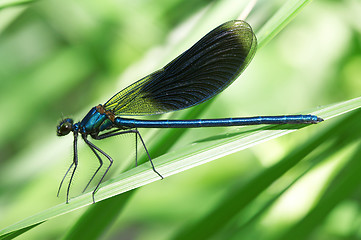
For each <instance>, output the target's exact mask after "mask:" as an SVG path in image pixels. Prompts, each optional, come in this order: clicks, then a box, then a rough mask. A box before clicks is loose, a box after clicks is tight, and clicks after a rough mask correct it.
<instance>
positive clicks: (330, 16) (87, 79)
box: [0, 0, 361, 239]
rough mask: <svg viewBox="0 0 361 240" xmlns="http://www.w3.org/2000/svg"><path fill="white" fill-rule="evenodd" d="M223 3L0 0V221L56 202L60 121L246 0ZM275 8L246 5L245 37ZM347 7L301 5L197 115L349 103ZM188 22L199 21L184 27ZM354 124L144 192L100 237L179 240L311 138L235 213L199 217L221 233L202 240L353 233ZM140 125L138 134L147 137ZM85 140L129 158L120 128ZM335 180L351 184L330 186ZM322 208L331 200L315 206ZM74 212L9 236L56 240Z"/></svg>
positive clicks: (88, 160)
mask: <svg viewBox="0 0 361 240" xmlns="http://www.w3.org/2000/svg"><path fill="white" fill-rule="evenodd" d="M236 2H237V1H230V0H228V1H212V0H202V1H201V0H198V1H180V0H174V1H164V0H148V1H140V0H135V1H125V0H120V1H110V0H105V1H94V0H91V1H84V0H82V1H69V0H64V1H54V0H47V1H34V2H29V3H26V4H19V5H15V6H8V7H6V6H3V7H2V9H1V10H0V109H2V113H1V120H0V229H2V228H4V227H6V226H9V225H11V224H13V223H15V222H17V221H20V220H22V219H24V218H25V217H28V216H31V215H33V214H35V213H37V212H40V211H42V210H44V209H47V208H49V207H51V206H54V205H56V204H60V203H62V202H64V201H65V191H62V192H61V196H60V197H59V198H57V197H56V191H57V189H58V184H59V182H60V180H61V178H62V177H63V174H64V173H65V171H66V170H67V168H68V166H69V165H70V163H71V161H72V149H71V146H72V137H71V136H67V137H63V138H58V137H57V136H56V134H55V129H56V125H57V124H58V122H59V121H60V119H62V118H63V117H73V118H74V119H76V120H80V119H81V118H82V117H83V116H84V115H85V114H86V113H87V112H88V110H89V109H90V108H91V107H93V106H95V105H97V104H99V103H104V102H105V101H106V100H107V99H108V98H110V97H111V96H113V94H115V93H116V92H117V91H119V90H121V89H122V88H123V87H125V86H127V85H128V84H130V83H132V82H134V81H136V80H138V79H139V78H141V77H143V76H145V75H147V74H149V73H151V72H153V71H154V70H156V69H158V68H160V67H162V66H163V65H164V64H166V63H167V62H169V61H170V60H172V59H173V58H174V57H176V56H177V55H178V54H180V53H182V52H183V51H184V50H186V49H187V48H188V47H190V46H191V45H192V43H194V42H195V41H196V40H197V39H199V38H200V37H201V36H203V35H204V34H205V33H207V32H208V31H209V30H211V29H213V28H214V27H216V26H218V25H219V24H221V23H222V22H224V21H226V20H230V19H234V18H237V16H238V15H239V14H240V13H241V12H242V10H243V7H244V6H245V3H243V2H242V1H241V3H239V4H238V5H237V4H236ZM283 4H284V1H278V0H272V1H266V0H263V1H258V2H257V4H256V6H255V8H254V9H253V11H252V12H251V14H250V16H249V18H247V21H248V22H249V23H250V24H251V26H252V27H253V28H254V30H255V32H256V34H257V31H258V30H259V29H260V28H261V27H262V26H263V24H264V23H265V22H267V20H268V19H269V18H271V17H272V15H273V14H274V13H275V12H276V11H277V10H278V9H279V8H280V7H281V6H282V5H283ZM360 12H361V2H360V1H358V0H344V1H337V0H319V1H313V2H312V3H311V4H310V5H308V6H307V7H306V8H305V9H303V10H302V11H301V13H300V14H299V15H297V17H296V18H295V19H294V20H293V21H292V22H291V23H290V24H288V25H287V27H286V28H285V29H284V30H283V31H281V32H280V33H279V34H278V35H277V36H276V37H275V38H274V39H272V40H271V41H270V42H269V43H268V44H267V45H265V46H264V47H263V48H262V49H260V51H258V52H257V54H256V56H255V58H254V60H253V62H252V63H251V64H250V66H249V67H248V69H247V70H246V71H245V72H244V74H243V75H242V76H241V77H240V78H239V79H238V80H237V81H236V82H235V83H234V84H232V86H230V87H229V88H228V89H226V90H225V91H224V92H223V93H222V94H220V95H219V96H218V97H217V98H216V101H213V102H212V104H211V105H210V106H209V107H207V110H206V111H205V112H204V113H202V115H201V117H204V118H206V117H209V118H217V117H237V116H253V115H276V114H294V113H298V112H308V111H311V110H315V109H317V107H318V106H322V105H328V104H332V103H335V102H339V101H345V100H348V99H351V98H356V97H359V96H360V93H361V34H360V32H361V15H360ZM209 19H211V20H209ZM199 23H201V25H202V27H201V28H196V27H195V26H197V24H199ZM194 29H196V30H194ZM175 117H177V116H175ZM360 118H361V117H360V113H359V111H358V112H355V113H352V115H351V114H348V115H346V116H342V117H340V118H335V119H332V120H330V121H327V122H325V123H323V124H321V125H317V126H311V127H308V128H305V129H302V130H301V131H298V132H296V133H293V134H290V135H287V136H284V137H282V138H278V139H275V140H272V141H270V142H267V143H263V144H260V145H257V146H255V147H252V148H250V149H248V150H245V151H241V152H237V153H233V154H230V155H229V156H227V157H223V158H221V159H218V160H216V161H213V162H211V163H208V164H206V165H202V166H199V167H196V168H193V169H191V170H188V171H186V172H183V173H179V174H177V175H174V176H171V177H168V178H166V179H164V180H162V181H157V182H154V183H152V184H149V185H147V186H144V187H142V188H140V189H138V190H137V191H136V192H135V193H134V194H132V197H131V198H130V199H129V200H128V201H127V202H126V203H124V208H123V211H121V212H120V214H119V215H117V217H116V218H115V219H114V221H111V223H109V224H108V225H107V227H106V230H105V231H99V235H100V236H101V238H102V239H119V238H122V239H170V238H174V237H176V236H178V237H179V239H182V237H183V236H182V235H181V233H187V231H186V230H184V231H183V229H192V226H193V227H194V226H199V228H200V229H201V227H202V223H203V222H207V221H206V220H207V216H214V215H212V213H213V212H215V211H216V210H217V209H221V208H222V207H224V206H227V207H229V209H237V207H235V206H234V205H232V204H229V202H227V199H233V201H234V202H232V203H233V204H237V198H235V197H236V196H237V197H240V199H239V200H240V201H241V198H242V196H239V195H237V194H235V193H236V192H238V190H239V189H240V188H242V187H244V186H245V187H247V186H252V185H249V184H250V183H252V184H257V182H252V181H253V180H254V179H256V178H257V177H258V176H262V174H264V173H266V171H268V170H269V169H272V167H274V166H277V164H278V163H280V162H282V160H284V159H287V158H290V159H291V158H292V156H298V155H297V153H299V152H302V150H304V149H306V148H307V147H309V146H308V145H307V144H308V142H310V141H312V140H315V139H320V141H321V140H322V141H321V142H326V141H327V140H330V141H328V142H327V144H324V145H320V146H319V147H318V145H317V144H318V143H316V140H315V142H314V143H313V144H314V145H313V146H315V147H316V146H317V149H316V148H312V146H311V148H312V149H316V150H312V151H311V150H310V152H311V154H310V156H308V158H307V159H304V160H303V161H302V162H301V163H298V164H297V165H296V166H295V167H294V168H291V169H290V170H289V171H287V172H286V173H285V174H282V176H280V177H279V178H277V179H276V181H274V183H273V184H272V185H270V186H269V187H267V188H266V189H265V190H264V191H262V194H260V195H257V196H256V197H255V198H254V201H252V202H251V203H249V204H247V206H245V207H244V208H243V209H242V211H240V212H236V213H235V214H234V215H232V214H231V215H232V218H228V217H227V216H224V218H221V217H219V218H214V219H212V221H211V222H212V224H215V225H217V226H222V227H219V229H217V231H216V232H214V233H211V234H210V235H211V237H212V239H282V238H284V239H291V238H288V237H287V236H295V235H294V234H295V233H297V234H299V235H297V236H298V237H300V239H304V238H303V237H307V238H309V239H346V238H347V239H360V238H361V232H360V230H359V229H360V225H361V214H360V213H361V212H360V199H361V187H358V184H357V183H359V182H358V181H359V179H358V178H357V173H358V172H357V171H356V172H355V173H353V171H355V170H357V169H360V167H359V166H358V165H352V164H356V163H354V162H353V160H354V159H358V160H360V159H361V158H360V154H359V153H358V150H359V149H360V143H361V141H360V140H361V139H360V137H358V136H359V135H360V134H361V132H360V126H359V125H360V124H359V123H360V120H361V119H360ZM161 131H167V130H161ZM141 132H142V133H143V134H144V135H145V136H147V131H143V130H142V131H141ZM224 132H227V133H231V132H232V129H223V128H218V129H217V128H215V129H191V130H187V131H186V132H185V133H184V134H182V137H181V138H180V139H179V141H177V142H176V143H175V144H174V146H172V149H173V150H176V149H177V148H179V147H181V146H187V145H189V144H192V143H193V142H196V141H197V140H201V139H204V138H207V137H211V136H213V135H215V134H220V133H224ZM332 133H335V134H332ZM153 134H154V133H153ZM157 134H160V133H158V132H157V133H155V135H157ZM327 134H328V135H327ZM331 139H332V141H331ZM151 140H152V141H156V136H155V137H152V138H151V139H149V137H148V139H147V141H151ZM80 145H81V146H80V153H79V154H80V167H79V170H78V172H77V173H76V179H75V183H74V185H73V188H72V191H71V196H73V197H74V196H77V195H79V194H81V190H82V188H83V187H84V186H85V184H86V182H87V180H88V179H89V177H90V176H91V175H92V173H93V172H94V171H95V169H96V168H97V164H98V162H97V160H96V159H95V158H94V156H92V153H91V152H90V151H89V150H88V149H86V148H84V144H82V143H80ZM97 145H98V146H100V147H101V148H102V149H104V150H105V151H106V152H108V153H110V155H111V156H113V158H114V159H115V165H114V167H113V168H112V174H113V176H114V174H117V173H118V172H120V171H121V170H122V169H125V168H126V167H127V166H133V165H134V151H135V146H134V137H133V136H121V137H118V138H116V139H109V140H106V141H103V142H101V143H98V142H97ZM154 154H156V153H154ZM348 171H350V172H351V173H353V174H350V173H349V172H348ZM360 175H361V174H360ZM267 176H268V177H269V176H270V175H267V174H266V177H267ZM347 176H352V177H354V178H351V179H348V178H347ZM109 177H110V178H111V175H109ZM342 183H344V184H345V185H346V186H350V189H349V188H345V187H344V185H341V186H338V185H335V184H342ZM351 183H354V184H355V185H354V186H353V185H352V184H351ZM255 186H257V185H255ZM330 186H332V188H330ZM250 189H252V188H250ZM332 189H334V191H336V189H338V192H336V193H334V192H332V191H331V190H332ZM63 190H64V189H63ZM246 195H247V192H245V195H243V196H246ZM337 196H343V197H339V198H340V199H339V198H338V197H337ZM325 202H326V203H327V202H329V203H330V206H328V205H327V204H320V203H325ZM331 203H333V204H331ZM227 204H228V205H227ZM322 207H323V208H322ZM85 211H86V209H84V208H83V209H80V210H78V211H75V212H72V213H69V214H65V215H63V216H60V217H57V218H55V219H52V220H50V221H48V222H46V223H43V224H41V225H39V226H38V227H35V228H34V229H32V230H30V231H29V232H27V233H25V234H24V235H22V236H20V237H19V239H59V238H62V237H64V236H65V235H67V234H69V233H68V231H69V230H70V229H71V228H76V227H75V226H76V222H77V220H78V219H79V217H80V216H81V215H82V214H83V213H84V212H85ZM235 211H236V210H235ZM231 215H229V216H231ZM225 219H227V220H225ZM208 220H209V219H208ZM98 221H100V222H101V221H103V219H102V218H101V217H99V219H98ZM104 221H105V220H104ZM198 224H199V225H198ZM223 225H224V226H223ZM210 226H213V225H210ZM211 230H212V229H210V230H209V232H212V231H211ZM190 231H191V230H190ZM200 236H205V235H200ZM97 237H99V236H97ZM193 237H194V239H196V238H197V237H196V236H195V235H194V236H193ZM208 237H209V236H207V238H208ZM197 239H202V237H198V238H197Z"/></svg>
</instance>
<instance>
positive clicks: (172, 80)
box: [104, 20, 257, 115]
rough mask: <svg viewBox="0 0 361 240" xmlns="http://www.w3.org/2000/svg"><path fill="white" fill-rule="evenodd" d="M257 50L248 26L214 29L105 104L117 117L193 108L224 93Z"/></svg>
mask: <svg viewBox="0 0 361 240" xmlns="http://www.w3.org/2000/svg"><path fill="white" fill-rule="evenodd" d="M256 48H257V39H256V36H255V35H254V33H253V31H252V29H251V27H250V26H249V25H248V23H246V22H244V21H241V20H235V21H229V22H226V23H224V24H222V25H220V26H218V27H217V28H215V29H213V30H212V31H211V32H209V33H208V34H207V35H205V36H204V37H203V38H202V39H200V40H199V41H198V42H197V43H195V44H194V45H193V46H192V47H191V48H190V49H188V50H187V51H185V52H184V53H182V54H181V55H179V56H178V57H177V58H175V59H174V60H173V61H171V62H170V63H168V64H167V65H166V66H165V67H164V68H162V69H160V70H158V71H156V72H154V73H152V74H150V75H148V76H146V77H144V78H142V79H141V80H139V81H137V82H135V83H133V84H131V85H130V86H128V87H127V88H125V89H123V90H122V91H120V92H119V93H117V94H116V95H114V96H113V97H112V98H111V99H110V100H109V101H108V102H106V103H105V104H104V107H105V108H106V110H111V111H113V112H114V114H116V115H150V114H160V113H166V112H170V111H176V110H180V109H184V108H188V107H191V106H194V105H197V104H199V103H201V102H204V101H206V100H209V99H210V98H212V97H214V96H215V95H217V94H218V93H219V92H221V91H223V90H224V89H225V88H226V87H227V86H228V85H230V84H231V83H232V82H233V81H234V80H235V79H236V78H237V77H238V76H239V75H240V74H241V73H242V71H243V70H244V69H245V68H246V67H247V65H248V64H249V62H250V61H251V60H252V58H253V56H254V54H255V52H256Z"/></svg>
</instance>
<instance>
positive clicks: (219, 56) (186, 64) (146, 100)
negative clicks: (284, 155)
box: [57, 20, 323, 203]
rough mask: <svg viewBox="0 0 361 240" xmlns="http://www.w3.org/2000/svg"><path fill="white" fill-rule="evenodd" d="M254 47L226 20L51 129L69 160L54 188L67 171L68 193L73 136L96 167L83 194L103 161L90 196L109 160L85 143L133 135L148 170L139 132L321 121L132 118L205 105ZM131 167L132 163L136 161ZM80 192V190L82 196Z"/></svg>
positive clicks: (239, 24)
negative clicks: (69, 138) (65, 143)
mask: <svg viewBox="0 0 361 240" xmlns="http://www.w3.org/2000/svg"><path fill="white" fill-rule="evenodd" d="M256 49H257V38H256V35H255V34H254V32H253V30H252V28H251V26H250V25H249V24H248V23H247V22H245V21H243V20H232V21H228V22H226V23H223V24H221V25H220V26H218V27H216V28H215V29H213V30H212V31H210V32H209V33H208V34H206V35H205V36H204V37H202V38H201V39H200V40H199V41H198V42H196V43H195V44H194V45H193V46H192V47H191V48H189V49H188V50H186V51H185V52H183V53H182V54H180V55H179V56H178V57H176V58H175V59H174V60H172V61H171V62H170V63H168V64H167V65H166V66H164V67H163V68H161V69H160V70H158V71H155V72H153V73H151V74H150V75H148V76H146V77H144V78H142V79H140V80H138V81H137V82H135V83H133V84H131V85H129V86H128V87H126V88H125V89H123V90H121V91H120V92H118V93H116V94H115V95H114V96H113V97H112V98H110V99H109V100H108V101H107V102H106V103H105V104H103V105H102V104H99V105H97V106H95V107H93V108H92V109H91V110H90V111H89V112H88V113H87V115H86V116H85V117H84V118H83V119H82V120H81V121H80V122H77V123H74V121H73V119H71V118H65V119H63V120H62V121H61V122H60V123H59V124H58V126H57V135H58V136H65V135H68V134H69V133H70V132H72V133H73V136H74V140H73V161H72V163H71V165H70V167H69V168H68V170H67V171H66V173H65V175H64V177H63V178H62V180H61V183H60V186H59V189H58V194H57V195H58V196H59V192H60V189H61V187H62V185H63V182H64V180H65V178H66V176H67V175H68V174H69V172H70V171H71V169H73V170H72V171H71V176H70V180H69V183H68V187H67V191H66V203H69V191H70V187H71V184H72V181H73V178H74V173H75V171H76V169H77V167H78V147H77V144H78V137H79V135H80V136H81V138H82V139H83V140H84V142H85V143H86V145H87V146H88V147H89V148H90V150H91V151H92V152H93V153H94V155H95V156H96V158H97V159H98V161H99V163H100V164H99V167H98V168H97V169H96V171H95V172H94V174H93V175H92V177H91V179H90V181H89V182H88V184H87V185H86V187H85V189H84V191H85V190H86V189H87V188H88V186H89V184H90V183H91V182H92V180H93V179H94V178H95V176H96V175H97V173H98V172H99V170H100V169H101V167H102V165H103V160H102V157H103V158H104V157H105V158H106V159H107V160H108V161H109V165H108V167H107V168H106V170H105V172H104V174H103V175H102V176H101V178H100V180H99V181H98V183H97V185H96V187H95V189H94V190H93V192H92V200H93V203H95V193H96V192H97V191H98V190H99V188H100V184H101V182H102V181H103V179H104V177H105V176H106V174H107V173H108V172H109V169H110V168H111V166H112V164H113V158H112V157H110V156H109V155H108V154H107V153H106V152H104V151H103V150H101V149H100V148H99V147H97V146H96V145H95V144H94V143H93V142H91V141H89V139H88V136H90V137H91V138H92V139H94V140H102V139H105V138H110V137H114V136H117V135H122V134H135V138H136V142H137V141H138V140H137V138H138V137H139V139H140V142H141V143H142V145H143V147H144V149H145V152H146V154H147V157H148V159H149V162H150V164H151V167H152V169H153V171H154V172H155V173H156V174H157V175H158V176H159V177H160V178H163V177H162V175H161V174H160V173H159V172H158V171H157V170H156V168H155V166H154V164H153V162H152V159H151V157H150V154H149V151H148V149H147V147H146V145H145V143H144V140H143V138H142V136H141V134H140V132H139V130H138V129H139V128H201V127H228V126H245V125H259V124H316V123H319V122H322V121H323V119H322V118H320V117H318V116H315V115H283V116H256V117H241V118H220V119H191V120H140V119H135V118H133V116H144V115H154V114H163V113H168V112H172V111H177V110H181V109H185V108H189V107H192V106H195V105H198V104H200V103H202V102H205V101H207V100H209V99H211V98H212V97H214V96H216V95H217V94H219V93H220V92H222V91H223V90H224V89H225V88H227V87H228V86H229V85H230V84H231V83H232V82H233V81H234V80H235V79H237V78H238V76H239V75H240V74H241V73H242V72H243V71H244V70H245V68H246V67H247V66H248V64H249V63H250V61H251V60H252V58H253V56H254V55H255V52H256ZM136 165H137V159H136ZM84 191H83V192H84Z"/></svg>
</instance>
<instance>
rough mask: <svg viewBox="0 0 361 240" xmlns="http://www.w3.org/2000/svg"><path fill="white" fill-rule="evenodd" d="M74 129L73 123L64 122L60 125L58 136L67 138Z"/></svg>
mask: <svg viewBox="0 0 361 240" xmlns="http://www.w3.org/2000/svg"><path fill="white" fill-rule="evenodd" d="M72 129H73V122H72V121H63V122H61V123H60V124H59V126H58V128H57V131H56V133H57V135H58V136H65V135H67V134H69V133H70V131H71V130H72Z"/></svg>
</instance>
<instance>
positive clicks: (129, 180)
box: [0, 98, 361, 236]
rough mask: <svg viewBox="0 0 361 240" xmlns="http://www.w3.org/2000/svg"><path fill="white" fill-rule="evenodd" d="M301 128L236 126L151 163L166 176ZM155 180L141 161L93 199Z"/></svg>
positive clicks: (42, 216)
mask: <svg viewBox="0 0 361 240" xmlns="http://www.w3.org/2000/svg"><path fill="white" fill-rule="evenodd" d="M360 107H361V98H355V99H352V100H349V101H345V102H342V103H337V104H334V105H331V106H328V107H325V108H320V109H319V110H318V111H315V112H313V113H312V114H319V116H321V117H324V118H325V119H329V118H332V117H333V116H338V115H340V114H344V113H346V112H349V111H352V110H355V109H357V108H360ZM302 127H305V125H297V126H292V127H291V128H290V126H288V125H287V126H267V127H250V128H247V129H248V130H247V131H244V130H242V129H238V130H237V131H233V132H234V133H232V134H228V135H222V136H217V137H214V138H213V139H204V140H203V141H199V142H198V143H194V144H193V145H191V146H187V147H186V148H183V149H179V150H177V151H174V152H170V153H168V154H165V155H162V156H160V157H158V158H156V159H154V164H155V165H156V166H157V170H158V171H159V172H161V173H162V175H163V176H164V177H168V176H171V175H173V174H176V173H178V172H181V171H184V170H187V169H189V168H192V167H195V166H198V165H201V164H204V163H206V162H209V161H212V160H214V159H217V158H220V157H223V156H225V155H228V154H231V153H233V152H236V151H240V150H243V149H246V148H249V147H251V146H254V145H256V144H259V143H262V142H265V141H267V140H271V139H274V138H276V137H279V136H283V135H285V134H288V133H291V132H294V131H296V130H297V129H300V128H302ZM243 129H244V128H243ZM157 180H159V177H158V176H157V175H156V174H154V172H153V171H152V169H151V168H150V167H149V165H148V164H147V163H145V164H142V165H140V166H138V167H137V168H134V169H131V170H129V171H127V172H125V173H123V174H120V175H119V176H118V177H116V178H114V179H111V180H109V181H107V182H105V183H104V184H102V187H101V189H100V190H99V192H98V193H97V194H96V201H101V200H104V199H108V198H110V197H112V196H115V195H118V194H121V193H124V192H127V191H129V190H132V189H135V188H138V187H140V186H143V185H146V184H148V183H151V182H154V181H157ZM90 204H92V200H91V193H87V194H83V195H81V196H79V197H76V198H74V199H71V201H70V204H65V203H63V204H59V205H57V206H54V207H52V208H49V209H47V210H45V211H43V212H40V213H38V214H35V215H33V216H31V217H29V218H26V219H24V220H22V221H20V222H18V223H16V224H14V225H11V226H9V227H7V228H5V229H2V230H1V231H0V236H2V235H4V234H7V233H9V232H12V231H16V230H19V229H22V228H25V227H28V226H30V225H33V224H36V223H40V222H43V221H46V220H48V219H51V218H54V217H57V216H60V215H63V214H65V213H68V212H71V211H74V210H76V209H79V208H82V207H84V206H88V205H90Z"/></svg>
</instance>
